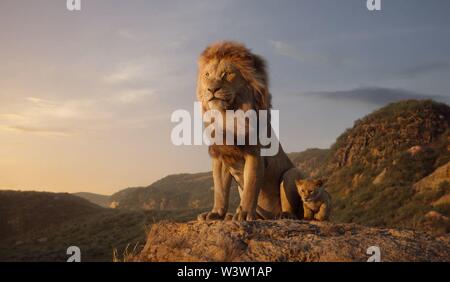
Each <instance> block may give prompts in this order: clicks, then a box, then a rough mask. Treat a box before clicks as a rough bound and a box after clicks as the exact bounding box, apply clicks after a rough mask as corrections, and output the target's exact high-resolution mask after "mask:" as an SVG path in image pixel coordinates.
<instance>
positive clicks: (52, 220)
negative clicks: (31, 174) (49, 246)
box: [0, 191, 103, 239]
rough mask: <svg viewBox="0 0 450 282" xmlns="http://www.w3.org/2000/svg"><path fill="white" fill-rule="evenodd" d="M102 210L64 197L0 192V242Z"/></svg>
mask: <svg viewBox="0 0 450 282" xmlns="http://www.w3.org/2000/svg"><path fill="white" fill-rule="evenodd" d="M102 210H103V208H101V207H99V206H97V205H94V204H92V203H90V202H88V201H87V200H85V199H81V198H79V197H77V196H74V195H71V194H68V193H47V192H19V191H0V239H4V238H7V237H11V236H16V235H19V234H23V233H26V232H30V231H34V230H40V229H42V228H43V227H48V226H52V225H59V224H62V223H64V222H67V221H69V220H74V219H77V218H82V217H86V216H91V215H94V214H97V213H99V212H101V211H102Z"/></svg>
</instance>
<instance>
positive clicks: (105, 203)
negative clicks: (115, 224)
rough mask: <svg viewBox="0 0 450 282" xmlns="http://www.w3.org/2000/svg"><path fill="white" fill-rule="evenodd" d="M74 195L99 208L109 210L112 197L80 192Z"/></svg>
mask: <svg viewBox="0 0 450 282" xmlns="http://www.w3.org/2000/svg"><path fill="white" fill-rule="evenodd" d="M73 195H75V196H78V197H80V198H83V199H85V200H88V201H89V202H91V203H93V204H96V205H98V206H101V207H104V208H109V205H110V202H111V200H110V196H107V195H100V194H95V193H89V192H79V193H74V194H73Z"/></svg>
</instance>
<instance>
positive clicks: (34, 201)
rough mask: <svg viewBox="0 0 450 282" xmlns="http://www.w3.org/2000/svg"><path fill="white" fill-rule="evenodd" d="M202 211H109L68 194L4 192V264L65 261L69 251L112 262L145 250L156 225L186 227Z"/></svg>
mask: <svg viewBox="0 0 450 282" xmlns="http://www.w3.org/2000/svg"><path fill="white" fill-rule="evenodd" d="M201 211H203V210H196V209H191V210H189V211H176V212H169V211H127V210H116V209H105V208H102V207H100V206H97V205H94V204H92V203H90V202H88V201H87V200H85V199H82V198H79V197H77V196H75V195H71V194H67V193H47V192H20V191H0V261H65V260H66V259H67V255H66V250H67V248H68V247H69V246H78V247H80V249H81V253H82V261H112V260H113V251H114V250H115V251H116V255H117V256H119V257H120V256H124V255H125V254H127V252H130V251H132V250H133V249H134V248H137V249H141V248H142V245H143V243H144V242H145V234H146V231H147V230H148V228H149V227H150V226H151V224H153V223H155V222H158V221H161V220H171V221H187V220H192V219H194V218H196V216H197V214H198V213H199V212H201Z"/></svg>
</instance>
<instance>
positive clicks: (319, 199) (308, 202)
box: [295, 179, 331, 221]
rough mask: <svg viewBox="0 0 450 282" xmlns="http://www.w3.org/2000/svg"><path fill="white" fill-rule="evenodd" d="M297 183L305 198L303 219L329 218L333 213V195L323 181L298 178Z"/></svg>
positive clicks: (301, 195) (299, 191) (322, 219)
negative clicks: (331, 195)
mask: <svg viewBox="0 0 450 282" xmlns="http://www.w3.org/2000/svg"><path fill="white" fill-rule="evenodd" d="M295 184H296V185H297V191H298V193H299V195H300V197H301V198H302V200H303V212H304V216H303V219H306V220H311V219H315V220H319V221H324V220H327V219H328V218H329V217H330V213H331V197H330V194H328V192H327V191H325V188H324V187H323V186H322V184H323V183H322V181H321V180H312V179H298V180H296V181H295Z"/></svg>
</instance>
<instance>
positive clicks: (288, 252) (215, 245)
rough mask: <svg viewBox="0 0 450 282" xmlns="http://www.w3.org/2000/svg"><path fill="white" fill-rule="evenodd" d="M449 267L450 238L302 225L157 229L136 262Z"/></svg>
mask: <svg viewBox="0 0 450 282" xmlns="http://www.w3.org/2000/svg"><path fill="white" fill-rule="evenodd" d="M371 246H376V247H379V250H380V254H381V257H380V259H381V261H385V262H387V261H428V262H429V261H446V262H448V261H450V236H449V235H444V236H440V237H432V236H429V235H428V234H426V233H423V232H415V231H399V230H395V229H380V228H370V227H364V226H360V225H356V224H335V223H329V222H306V221H298V220H295V221H294V220H277V221H254V222H231V221H216V222H188V223H158V224H155V225H153V227H152V229H151V231H150V232H149V234H148V239H147V244H146V245H145V247H144V249H143V250H142V252H141V253H140V254H138V255H136V256H134V257H131V258H129V260H131V261H146V262H147V261H149V262H168V261H169V262H171V261H183V262H192V261H202V262H203V261H205V262H211V261H213V262H214V261H219V262H221V261H226V262H242V261H245V262H254V261H262V262H264V261H267V262H283V261H298V262H329V261H343V262H348V261H367V260H368V258H369V257H370V256H371V255H368V254H367V249H368V248H369V247H371Z"/></svg>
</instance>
